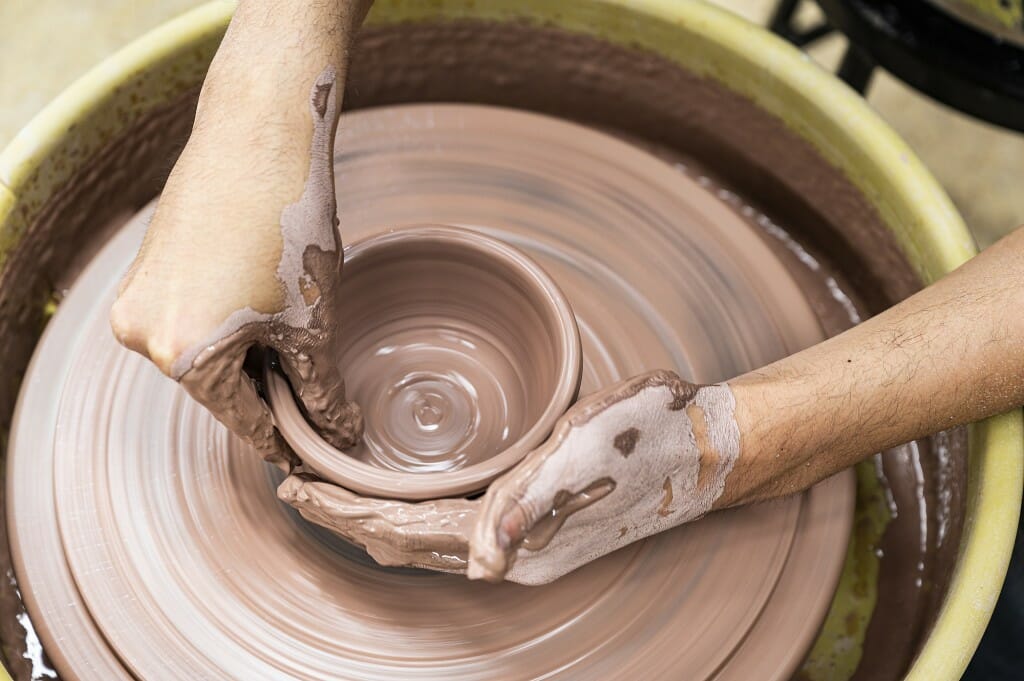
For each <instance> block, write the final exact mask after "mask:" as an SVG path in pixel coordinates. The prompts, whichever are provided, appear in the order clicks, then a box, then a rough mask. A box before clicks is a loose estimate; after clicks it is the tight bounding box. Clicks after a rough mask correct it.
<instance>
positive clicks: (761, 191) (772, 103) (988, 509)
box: [0, 0, 1024, 681]
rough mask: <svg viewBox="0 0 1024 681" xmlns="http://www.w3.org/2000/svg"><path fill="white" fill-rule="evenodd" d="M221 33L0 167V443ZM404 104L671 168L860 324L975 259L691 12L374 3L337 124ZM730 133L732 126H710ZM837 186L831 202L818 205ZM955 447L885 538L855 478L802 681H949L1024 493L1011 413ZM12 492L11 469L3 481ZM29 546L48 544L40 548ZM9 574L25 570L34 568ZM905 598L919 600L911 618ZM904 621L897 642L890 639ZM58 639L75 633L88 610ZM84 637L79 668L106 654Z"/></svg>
mask: <svg viewBox="0 0 1024 681" xmlns="http://www.w3.org/2000/svg"><path fill="white" fill-rule="evenodd" d="M230 12H231V4H230V3H219V2H218V3H210V4H208V5H206V6H203V7H201V8H198V9H197V10H195V11H193V12H190V13H189V14H187V15H184V16H183V17H181V18H180V19H178V20H176V21H173V22H171V23H169V24H166V25H165V26H163V27H161V28H159V29H157V30H156V31H154V32H153V33H151V34H149V35H147V36H145V37H144V38H141V39H140V40H139V41H137V42H135V43H134V44H132V45H131V46H129V47H128V48H126V49H125V50H124V51H122V52H121V53H119V54H118V55H116V56H114V57H112V58H111V59H110V60H108V61H107V62H106V63H104V64H103V65H102V66H101V67H99V68H97V69H96V70H94V71H92V72H91V73H89V74H88V75H87V76H86V77H84V78H82V79H81V80H80V81H78V82H77V83H76V84H75V85H73V86H72V87H71V88H69V89H68V90H67V91H65V93H64V94H62V95H61V97H60V98H59V99H58V100H56V101H55V102H54V103H53V104H52V105H51V106H50V107H49V108H47V109H46V110H45V111H44V112H43V113H41V114H40V115H39V116H38V117H37V118H36V119H35V120H33V121H32V123H31V124H30V125H29V126H27V127H26V129H25V130H24V131H23V132H22V133H21V134H20V135H19V137H18V138H17V139H16V140H15V141H14V142H12V144H11V145H10V146H9V147H8V148H7V149H6V150H5V151H4V152H3V154H2V155H0V235H2V238H0V281H2V282H3V285H2V286H0V338H2V339H3V343H4V359H5V367H6V370H5V371H4V372H3V374H2V375H0V426H2V427H3V428H5V429H6V427H7V426H8V425H9V423H10V418H11V414H12V412H13V410H14V404H15V400H16V397H17V394H18V388H19V382H20V377H21V376H22V375H23V373H24V370H25V367H26V365H27V363H28V361H29V358H30V356H31V353H32V349H33V347H34V345H35V342H36V339H37V338H38V334H39V331H40V329H41V328H42V322H43V320H44V318H45V314H46V308H45V306H44V301H47V300H48V298H49V296H50V294H51V292H52V289H53V285H54V282H55V281H57V280H58V278H59V276H60V275H61V274H62V273H63V272H65V271H67V269H68V267H69V264H70V263H71V262H72V261H73V260H74V259H75V258H76V257H77V256H78V254H79V253H80V252H81V251H83V250H85V249H87V248H89V246H90V244H94V243H95V242H96V241H98V240H99V241H102V239H104V238H105V235H104V234H103V233H102V232H101V229H102V227H103V226H104V225H107V224H109V223H110V222H111V220H112V219H113V218H114V217H115V216H117V215H121V214H124V213H126V212H130V211H134V210H135V209H137V208H138V207H139V206H141V205H143V204H144V203H145V202H146V201H147V200H149V199H151V198H152V197H153V196H155V195H156V192H157V191H158V189H159V187H160V185H161V183H162V181H163V176H164V174H165V173H166V171H167V169H169V168H170V167H171V165H172V161H173V158H174V154H175V153H177V151H179V150H180V149H181V147H182V143H183V141H184V139H185V138H186V136H187V134H188V131H189V128H190V123H191V116H190V114H191V112H192V110H193V109H194V106H195V97H196V94H197V92H198V88H199V86H200V84H201V82H202V79H203V76H204V75H205V72H206V69H207V67H208V65H209V62H210V59H211V58H212V55H213V53H214V51H215V49H216V47H217V45H218V43H219V41H220V38H221V36H222V35H223V32H224V30H225V27H226V25H227V23H228V20H229V18H230ZM598 65H599V66H598ZM381 71H383V72H385V73H387V74H388V77H386V78H381V77H379V74H380V72H381ZM698 95H699V96H698ZM417 101H451V102H474V103H482V104H495V105H503V106H513V107H517V108H522V109H529V110H534V111H540V112H544V113H550V114H553V115H557V116H561V117H564V118H568V119H571V120H576V121H582V122H586V123H589V124H593V125H597V126H600V127H602V128H603V129H606V130H612V131H616V132H617V133H619V134H621V135H623V136H627V137H632V138H640V139H647V140H651V141H654V142H656V143H657V144H659V145H662V146H663V147H667V148H672V149H676V150H679V151H680V152H683V153H685V154H687V155H689V156H690V157H693V158H696V159H698V160H699V161H701V162H702V163H704V164H706V165H707V167H708V168H709V170H710V171H712V172H714V173H717V174H718V175H720V176H721V177H723V178H725V179H726V180H728V181H729V182H730V183H731V184H733V185H734V186H736V187H738V188H739V189H740V190H742V192H743V193H744V195H745V196H746V197H747V198H749V199H750V200H751V201H754V202H756V203H757V204H758V205H759V206H760V207H762V208H763V209H764V210H765V212H768V213H772V212H775V213H778V214H779V215H783V216H785V218H786V222H787V226H789V227H790V228H791V229H792V230H793V231H794V233H795V235H796V236H797V237H798V239H801V240H803V242H804V243H807V244H810V245H812V246H814V247H815V248H816V249H817V251H818V253H819V254H820V255H821V257H823V258H827V259H829V260H830V261H831V262H832V263H833V264H834V265H835V266H836V267H837V268H838V270H839V271H841V272H842V273H843V274H844V275H846V276H847V277H848V278H849V280H850V281H851V282H852V283H853V284H854V285H855V288H856V289H857V293H859V294H860V295H861V296H862V297H863V299H864V300H865V302H866V303H867V306H868V308H869V311H877V310H879V309H881V308H882V307H884V306H885V305H888V304H891V303H893V302H894V301H896V300H898V299H900V298H901V297H904V296H906V295H907V294H908V293H910V292H911V291H913V290H914V289H915V288H917V287H919V286H921V285H922V284H927V283H930V282H932V281H934V280H936V279H938V278H939V277H941V276H942V275H944V274H946V273H948V272H949V271H951V270H952V269H954V268H955V267H956V266H958V265H959V264H961V263H962V262H964V261H965V260H967V259H968V258H970V257H971V256H972V255H973V254H974V253H975V248H974V245H973V242H972V240H971V238H970V235H969V234H968V232H967V230H966V229H965V227H964V225H963V223H962V221H961V219H960V218H959V216H958V214H957V213H956V210H955V208H954V207H953V205H952V203H951V202H950V201H949V199H948V197H947V196H946V194H945V193H944V192H943V191H942V189H941V188H940V187H939V186H938V184H937V183H936V182H935V180H934V179H933V177H932V176H931V175H930V174H929V173H928V171H927V170H926V169H925V168H924V167H923V166H922V165H921V163H920V162H919V161H918V160H917V158H916V156H915V154H914V153H913V151H911V150H910V149H909V148H908V147H907V146H906V145H905V144H904V143H903V142H902V141H901V140H900V139H899V138H898V137H897V136H896V135H895V134H894V133H893V131H892V130H891V129H890V128H889V127H888V126H887V125H886V124H885V123H884V122H882V121H881V120H880V119H879V118H878V116H877V115H876V114H875V113H874V112H872V111H871V109H870V108H869V107H868V106H866V104H865V103H864V102H863V100H862V99H861V98H860V97H858V96H856V94H855V93H853V92H852V91H851V90H849V89H848V88H846V87H845V86H844V85H843V84H842V83H840V82H839V81H838V80H836V79H835V78H834V77H832V76H831V75H829V74H827V73H825V72H824V71H822V70H821V69H820V68H818V67H817V66H816V65H814V64H813V63H810V61H809V60H808V59H807V58H806V56H805V55H803V54H801V53H800V52H799V51H797V50H796V49H794V48H793V47H792V46H790V45H788V44H786V43H785V42H783V41H782V40H780V39H778V38H776V37H775V36H772V35H770V34H769V33H768V32H767V31H765V30H763V29H761V28H759V27H756V26H753V25H751V24H749V23H747V22H745V21H743V20H741V19H738V18H737V17H735V16H733V15H732V14H730V13H728V12H725V11H723V10H719V9H716V8H714V7H711V6H709V5H706V4H704V3H700V2H685V3H675V2H666V1H664V0H631V1H630V2H625V1H624V0H603V1H601V2H597V1H594V0H563V1H561V2H558V3H553V2H547V1H546V0H478V1H477V2H475V3H467V2H448V1H442V2H424V1H420V0H399V1H396V2H389V3H378V4H377V7H375V9H374V11H373V12H372V13H371V16H370V20H369V24H368V26H367V28H366V31H365V34H364V36H363V38H362V41H361V45H360V47H359V54H358V55H357V58H356V59H355V60H354V61H353V71H352V74H351V83H350V88H349V92H348V94H347V96H346V98H345V106H346V108H348V109H352V108H361V107H370V106H375V105H382V104H391V103H401V102H417ZM730 111H742V112H743V113H742V116H740V117H737V118H735V119H729V118H728V117H727V116H726V118H723V116H724V115H725V114H728V113H729V112H730ZM835 174H838V175H839V176H840V177H841V178H842V182H833V183H826V184H823V183H822V178H823V177H834V176H835ZM623 247H624V248H628V247H629V244H624V245H623ZM969 430H970V445H969V451H968V453H969V456H964V452H963V450H959V451H958V452H957V451H953V452H950V451H949V450H948V449H941V447H937V449H936V451H942V452H945V455H944V457H933V458H932V459H929V460H938V461H940V462H944V463H945V464H948V465H945V466H935V467H932V468H925V469H923V471H922V472H923V480H919V481H918V484H923V485H924V486H926V487H927V488H928V489H931V490H933V491H934V492H935V494H936V496H934V497H928V496H921V498H920V505H919V506H918V507H916V508H913V510H912V511H911V512H910V513H907V514H903V513H901V514H900V515H901V517H900V518H899V519H894V518H892V516H891V514H890V513H889V511H888V510H887V507H886V505H885V497H884V494H882V493H881V491H880V488H879V487H878V486H877V483H876V482H875V481H876V480H877V478H876V476H875V473H874V472H873V470H872V469H871V467H870V463H869V464H868V465H867V467H864V466H862V467H861V468H860V469H859V475H858V480H859V488H858V507H857V511H856V513H857V515H856V519H855V526H856V528H857V531H856V532H855V533H854V534H853V537H852V539H851V544H850V547H849V553H848V559H847V565H846V567H845V568H844V573H843V578H842V579H841V581H840V583H839V586H838V588H837V591H836V596H835V600H834V601H833V604H832V608H831V613H832V614H831V615H830V619H829V620H828V621H827V622H826V624H825V627H824V628H823V629H822V632H821V634H820V636H819V638H818V640H817V642H816V643H815V645H814V646H813V648H812V650H811V652H810V654H809V657H808V658H807V661H806V663H805V667H804V672H803V675H804V676H805V677H806V678H815V679H819V678H828V679H836V680H843V679H849V678H851V677H852V676H853V675H854V674H855V673H857V674H860V676H859V678H875V679H883V680H885V679H894V678H899V677H901V676H905V677H906V678H910V679H927V680H928V681H942V680H953V679H958V678H959V677H960V675H961V673H962V671H963V669H964V668H965V666H966V664H967V662H968V660H969V659H970V657H971V654H972V652H973V651H974V649H975V647H976V646H977V644H978V641H979V640H980V638H981V635H982V632H983V631H984V629H985V626H986V624H987V623H988V619H989V616H990V614H991V612H992V608H993V607H994V604H995V602H996V597H997V594H998V593H999V589H1000V587H1001V585H1002V580H1003V576H1004V574H1005V571H1006V566H1007V563H1008V561H1009V557H1010V552H1011V549H1012V546H1013V540H1014V536H1015V530H1016V524H1017V518H1018V514H1019V511H1020V499H1021V489H1022V472H1024V471H1022V466H1024V441H1022V427H1021V414H1020V411H1019V410H1018V411H1015V412H1013V413H1010V414H1007V415H1003V416H1000V417H996V418H992V419H989V420H987V421H985V422H982V423H979V424H975V425H974V426H972V427H971V428H970V429H969ZM14 475H15V472H14V471H11V470H10V468H9V467H8V468H7V469H6V470H5V481H9V480H10V479H11V478H12V476H14ZM7 489H8V503H9V504H10V503H17V502H18V500H19V498H20V497H23V496H35V497H37V498H39V499H47V495H51V496H52V494H53V487H52V485H49V486H46V485H39V484H37V485H36V486H32V485H31V484H26V485H13V484H9V485H8V487H7ZM909 489H910V490H911V491H910V496H911V497H913V495H914V494H915V493H914V491H913V490H914V489H915V488H914V486H913V484H912V485H911V486H910V488H909ZM936 499H939V500H945V501H943V503H934V502H935V501H936ZM51 501H52V500H51ZM51 505H52V504H51ZM51 511H52V509H51ZM918 511H920V515H919V514H918ZM907 518H910V519H911V520H912V521H913V522H917V520H918V518H923V519H925V520H926V521H927V524H928V526H929V527H933V528H934V527H942V528H943V531H944V532H945V534H944V536H945V542H944V543H943V545H942V547H941V550H940V551H939V552H938V554H937V555H938V560H937V563H936V567H935V571H934V574H933V575H932V576H931V580H932V581H931V585H930V588H929V589H927V592H926V593H925V592H924V591H922V590H920V589H918V588H917V587H915V586H914V584H915V580H917V579H919V578H920V575H919V574H917V573H915V572H913V570H912V568H908V569H907V570H906V571H905V572H903V573H900V572H893V571H892V570H891V569H890V568H888V567H887V565H891V563H886V562H883V561H881V560H880V559H879V557H878V556H877V555H876V553H875V547H876V542H877V540H878V538H879V537H881V536H883V535H884V534H885V532H886V531H887V528H889V527H892V526H893V525H894V524H895V523H898V522H900V521H904V520H906V519H907ZM966 519H969V522H966ZM43 520H44V518H42V517H40V525H39V527H41V528H42V527H44V525H43V524H42V521H43ZM51 520H52V519H51ZM31 540H32V542H33V545H35V546H42V545H47V546H49V545H51V544H52V545H58V544H59V537H58V536H57V534H56V531H55V530H54V531H51V532H44V531H42V530H39V531H36V532H35V533H34V534H33V536H32V537H31ZM904 546H912V543H907V544H905V545H904ZM15 558H16V564H15V567H16V568H19V569H20V568H23V567H25V565H26V560H27V559H28V558H30V556H16V557H15ZM60 569H64V568H62V567H61V566H59V565H57V564H55V563H51V564H47V565H44V566H39V569H38V570H37V571H35V572H33V571H29V572H28V573H25V572H24V571H23V572H22V573H20V574H19V584H18V588H19V589H20V591H16V590H15V589H14V587H13V586H12V585H7V586H6V587H4V588H5V592H4V595H5V597H6V598H8V599H9V602H11V603H17V602H18V601H19V600H20V599H21V597H22V596H24V601H25V603H26V605H27V606H28V609H29V611H30V613H31V614H32V615H33V616H36V615H38V614H39V613H40V610H41V609H42V608H45V607H47V602H46V601H44V600H43V596H44V595H45V594H42V593H37V591H36V587H37V586H38V584H37V581H36V576H38V575H41V574H43V573H45V572H46V571H47V570H60ZM887 570H888V572H887ZM68 594H70V595H73V591H69V592H68ZM61 595H64V594H61ZM908 595H911V596H915V597H916V596H921V597H922V598H921V599H919V600H918V601H915V605H914V606H913V608H911V607H909V606H908V605H907V602H908V601H907V596H908ZM921 600H924V601H927V602H926V603H925V604H924V605H923V606H922V605H920V601H921ZM54 602H57V601H54ZM60 602H62V603H68V602H69V601H68V600H64V601H60ZM911 610H913V613H912V615H913V617H912V619H913V621H912V622H910V623H908V624H907V626H905V627H902V628H901V629H899V630H894V629H891V628H889V629H887V626H888V625H887V624H886V623H887V622H888V621H890V620H892V618H893V617H900V618H904V619H906V616H907V613H908V612H910V611H911ZM67 617H68V618H78V619H75V620H74V621H75V624H76V626H80V627H82V628H88V627H90V626H92V625H91V622H90V621H89V619H88V615H87V611H86V610H85V608H83V607H78V608H72V609H70V610H69V614H68V615H67ZM95 636H96V638H95V641H94V643H93V645H95V646H97V647H102V646H103V645H104V644H103V641H102V639H101V637H100V635H99V634H98V633H96V634H95ZM5 642H6V639H5ZM59 643H60V642H58V641H55V640H51V639H49V638H47V637H45V636H44V637H43V640H42V644H43V647H44V648H45V649H47V650H48V651H49V652H50V655H51V656H52V657H54V659H57V660H61V659H62V657H64V656H68V655H70V656H74V655H75V653H76V652H80V651H76V650H62V649H61V646H60V645H59ZM82 645H85V644H82ZM802 654H803V653H802V652H800V651H795V652H794V655H796V657H797V658H799V657H802ZM879 661H881V663H883V664H887V666H885V668H884V669H878V670H874V671H875V672H876V673H874V674H870V675H867V676H865V675H864V674H863V673H862V672H856V670H857V669H858V666H859V665H861V664H862V663H867V662H872V663H878V662H879ZM14 663H18V660H14ZM110 664H111V668H110V670H103V669H98V670H94V674H93V675H94V676H95V675H97V674H99V675H101V676H103V677H104V678H114V676H113V674H114V673H115V672H116V670H118V669H121V668H120V667H119V666H117V664H118V663H117V661H116V660H111V661H110ZM794 664H796V663H794ZM122 673H123V670H122Z"/></svg>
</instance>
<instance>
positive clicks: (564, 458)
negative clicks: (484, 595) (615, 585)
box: [468, 371, 740, 584]
mask: <svg viewBox="0 0 1024 681" xmlns="http://www.w3.org/2000/svg"><path fill="white" fill-rule="evenodd" d="M735 406H736V403H735V400H734V399H733V395H732V392H731V390H730V388H729V387H728V386H727V385H707V386H695V385H692V384H690V383H687V382H685V381H683V380H682V379H680V378H679V377H678V376H677V375H676V374H674V373H672V372H668V371H656V372H652V373H649V374H645V375H641V376H637V377H635V378H633V379H630V380H628V381H625V382H624V383H620V384H619V385H616V386H614V387H612V388H610V389H607V390H603V391H600V392H599V393H597V394H594V395H591V396H589V397H588V398H586V399H584V400H581V401H580V402H579V403H577V404H576V405H575V406H574V407H573V408H572V409H571V410H570V411H568V412H567V413H566V415H565V416H564V417H563V418H562V420H561V421H560V422H559V424H558V426H557V427H556V428H555V431H554V433H553V434H552V435H551V437H550V438H549V439H548V441H547V442H546V443H545V444H544V445H543V446H541V447H540V448H539V449H537V450H535V451H533V452H532V453H530V454H529V455H528V456H527V458H526V459H525V460H524V461H523V462H522V463H520V464H519V465H518V466H517V467H516V468H515V469H513V470H512V471H511V472H510V473H508V474H507V475H505V476H504V477H502V478H500V479H499V480H497V481H495V482H494V483H492V485H491V486H490V488H489V489H488V491H487V494H486V495H485V496H484V497H483V507H482V509H481V510H480V514H479V517H478V519H477V523H476V525H475V528H474V531H473V535H472V537H471V541H470V553H469V566H468V574H469V576H470V577H471V578H476V579H488V580H491V581H497V580H500V579H502V578H505V577H506V576H507V577H508V578H509V579H511V580H513V581H516V582H519V583H522V584H544V583H547V582H550V581H552V580H554V579H556V578H558V577H560V576H562V575H564V574H566V573H568V572H570V571H572V570H575V569H576V568H578V567H580V566H582V565H584V564H586V563H589V562H590V561H592V560H594V559H596V558H598V557H600V556H603V555H605V554H607V553H610V552H612V551H614V550H616V549H618V548H621V547H623V546H625V545H627V544H629V543H632V542H634V541H637V540H638V539H643V538H644V537H648V536H650V535H652V534H656V533H658V532H662V531H664V530H667V529H669V528H671V527H674V526H676V525H680V524H682V523H685V522H689V521H691V520H695V519H697V518H700V517H701V516H703V515H704V514H706V513H708V512H709V511H710V510H712V508H713V507H714V505H715V502H716V500H718V499H719V498H720V497H721V495H722V493H723V491H724V490H725V482H726V477H727V476H728V475H729V473H730V471H731V470H732V468H733V465H734V464H735V462H736V459H737V458H738V456H739V444H740V442H739V429H738V427H737V425H736V420H735V417H734V410H735Z"/></svg>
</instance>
